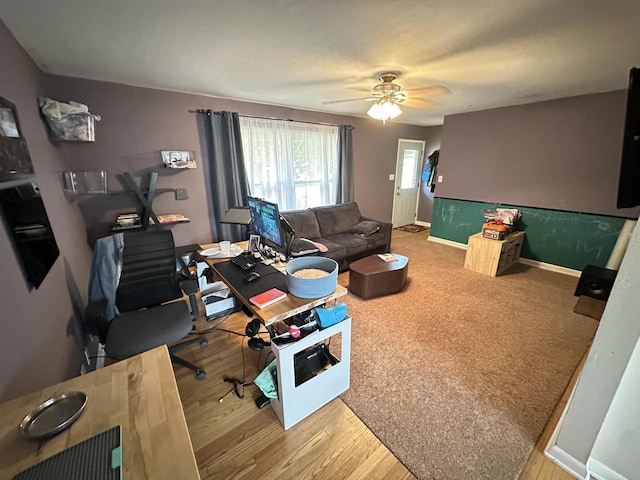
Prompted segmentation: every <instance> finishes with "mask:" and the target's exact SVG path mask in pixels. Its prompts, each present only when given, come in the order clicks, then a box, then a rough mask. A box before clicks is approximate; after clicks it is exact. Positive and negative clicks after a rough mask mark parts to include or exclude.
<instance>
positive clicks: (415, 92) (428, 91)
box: [402, 85, 451, 97]
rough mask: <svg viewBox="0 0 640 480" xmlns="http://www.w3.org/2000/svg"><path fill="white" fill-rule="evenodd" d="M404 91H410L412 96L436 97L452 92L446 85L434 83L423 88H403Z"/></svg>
mask: <svg viewBox="0 0 640 480" xmlns="http://www.w3.org/2000/svg"><path fill="white" fill-rule="evenodd" d="M402 91H403V92H406V93H408V94H409V95H410V96H411V97H435V96H438V95H447V94H449V93H451V90H449V89H448V88H447V87H445V86H444V85H432V86H430V87H423V88H408V89H403V90H402Z"/></svg>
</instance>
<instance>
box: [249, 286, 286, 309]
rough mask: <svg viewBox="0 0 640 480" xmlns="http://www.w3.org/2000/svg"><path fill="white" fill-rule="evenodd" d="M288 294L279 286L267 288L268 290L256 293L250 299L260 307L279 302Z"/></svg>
mask: <svg viewBox="0 0 640 480" xmlns="http://www.w3.org/2000/svg"><path fill="white" fill-rule="evenodd" d="M286 296H287V294H286V293H284V292H283V291H282V290H278V289H277V288H272V289H271V290H267V291H266V292H262V293H259V294H258V295H254V296H253V297H251V298H250V299H249V301H250V302H251V303H253V304H254V305H255V306H257V307H258V308H264V307H268V306H269V305H271V304H272V303H275V302H277V301H278V300H282V299H283V298H284V297H286Z"/></svg>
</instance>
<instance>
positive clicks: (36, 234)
mask: <svg viewBox="0 0 640 480" xmlns="http://www.w3.org/2000/svg"><path fill="white" fill-rule="evenodd" d="M0 207H1V209H0V210H2V213H3V214H4V215H3V216H4V219H5V224H6V228H7V230H8V233H9V236H10V237H11V239H12V241H13V244H14V247H15V250H16V253H17V254H18V258H19V260H20V263H21V265H22V269H23V271H24V274H25V277H26V278H27V281H28V282H29V283H30V284H31V285H33V286H34V287H35V288H38V287H39V286H40V284H41V283H42V281H43V280H44V278H45V277H46V276H47V273H49V270H51V267H52V266H53V264H54V262H55V261H56V259H57V258H58V255H59V254H60V252H59V250H58V244H57V243H56V239H55V237H54V236H53V231H52V230H51V225H50V224H49V218H48V216H47V211H46V210H45V208H44V203H42V198H41V196H40V189H39V188H38V185H37V184H36V183H35V182H31V183H27V184H24V185H18V186H16V187H12V188H6V189H4V190H0Z"/></svg>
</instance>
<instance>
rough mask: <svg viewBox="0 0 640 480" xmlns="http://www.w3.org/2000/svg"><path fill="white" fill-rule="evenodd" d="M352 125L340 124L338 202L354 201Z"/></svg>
mask: <svg viewBox="0 0 640 480" xmlns="http://www.w3.org/2000/svg"><path fill="white" fill-rule="evenodd" d="M352 131H353V127H352V126H351V125H339V126H338V162H339V166H340V169H339V175H340V176H339V178H338V186H337V188H336V203H348V202H353V198H354V194H353V190H354V188H353V140H352V138H351V137H352V135H351V132H352Z"/></svg>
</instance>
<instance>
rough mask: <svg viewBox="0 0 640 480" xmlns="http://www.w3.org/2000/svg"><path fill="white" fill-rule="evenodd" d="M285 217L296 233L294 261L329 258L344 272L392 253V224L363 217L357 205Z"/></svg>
mask: <svg viewBox="0 0 640 480" xmlns="http://www.w3.org/2000/svg"><path fill="white" fill-rule="evenodd" d="M281 213H282V216H283V217H284V218H285V219H286V220H287V221H288V222H289V223H290V224H291V226H292V227H293V230H294V231H295V238H294V240H293V245H292V248H291V255H292V257H294V258H295V257H299V256H303V255H319V256H325V257H329V258H332V259H334V260H335V261H337V262H338V265H339V266H340V270H341V271H342V270H346V269H347V268H348V267H349V264H350V263H351V262H353V261H355V260H358V259H360V258H363V257H366V256H368V255H371V254H372V253H384V252H388V251H390V248H391V229H392V225H391V223H389V222H384V221H382V220H375V219H373V218H367V217H363V216H362V215H361V214H360V209H359V208H358V204H357V203H355V202H351V203H344V204H340V205H332V206H328V207H316V208H308V209H305V210H294V211H290V212H281ZM324 250H326V251H324Z"/></svg>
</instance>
